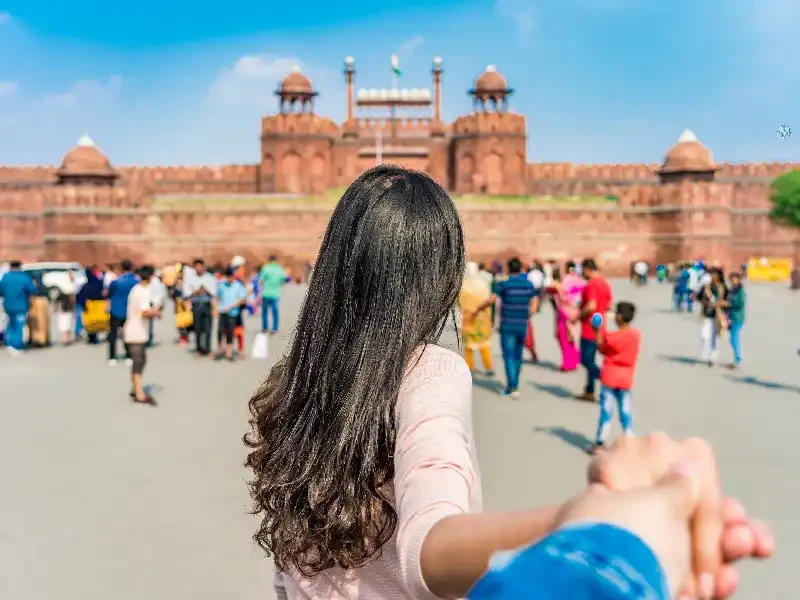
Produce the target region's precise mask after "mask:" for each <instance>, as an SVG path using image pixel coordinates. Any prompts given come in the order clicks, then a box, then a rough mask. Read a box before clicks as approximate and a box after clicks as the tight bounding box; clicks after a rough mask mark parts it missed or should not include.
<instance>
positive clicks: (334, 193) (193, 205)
mask: <svg viewBox="0 0 800 600" xmlns="http://www.w3.org/2000/svg"><path fill="white" fill-rule="evenodd" d="M343 193H344V189H330V190H328V191H326V192H325V193H324V194H321V195H319V196H300V197H291V196H288V197H287V196H278V195H275V196H266V195H260V196H259V195H247V194H241V195H236V194H230V195H225V196H217V195H204V194H196V195H194V194H187V195H184V196H178V195H164V196H155V197H154V198H153V199H152V201H151V207H153V208H157V209H163V210H169V209H175V208H182V209H190V210H203V209H205V208H211V209H217V210H219V209H220V208H223V207H229V208H231V209H234V210H235V209H236V208H257V207H259V206H269V205H270V204H303V205H307V206H320V207H322V206H333V205H335V204H336V202H338V201H339V198H341V196H342V194H343ZM453 199H454V200H455V201H456V203H458V204H465V205H468V204H494V205H509V204H520V205H539V206H548V205H576V204H578V205H583V204H595V205H596V204H607V203H610V202H617V198H616V196H597V195H595V196H488V195H485V194H469V195H464V196H453Z"/></svg>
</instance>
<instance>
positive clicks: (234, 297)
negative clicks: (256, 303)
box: [217, 267, 247, 362]
mask: <svg viewBox="0 0 800 600" xmlns="http://www.w3.org/2000/svg"><path fill="white" fill-rule="evenodd" d="M246 302H247V288H245V287H244V284H243V283H242V282H241V280H239V279H238V278H237V277H236V270H235V269H234V268H233V267H229V268H228V270H227V271H226V272H225V279H223V280H222V281H221V282H220V283H219V285H218V286H217V306H218V313H219V320H218V322H217V327H218V328H219V333H218V335H217V339H218V340H219V344H220V346H221V348H220V351H219V354H218V355H217V358H218V359H220V358H223V357H224V358H227V359H228V360H229V361H231V362H233V340H234V337H235V335H234V334H235V333H236V328H237V327H238V324H239V323H240V322H241V321H240V320H239V317H240V316H241V313H242V310H243V309H244V306H245V303H246ZM239 356H241V357H242V358H244V353H242V352H240V353H239Z"/></svg>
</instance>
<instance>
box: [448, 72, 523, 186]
mask: <svg viewBox="0 0 800 600" xmlns="http://www.w3.org/2000/svg"><path fill="white" fill-rule="evenodd" d="M468 93H469V94H470V95H471V96H472V98H473V112H472V113H471V114H469V115H466V116H463V117H459V118H458V119H456V120H455V122H454V123H453V130H452V157H453V161H452V162H453V165H454V173H453V174H454V177H453V180H452V182H451V188H452V189H453V191H454V192H455V193H457V194H478V193H479V194H509V195H512V194H524V193H525V192H526V176H525V171H526V165H527V150H526V143H527V137H526V136H527V134H526V125H525V117H524V116H523V115H519V114H516V113H514V112H511V111H509V108H508V99H509V97H510V96H511V95H512V94H513V90H511V89H509V87H508V84H507V82H506V80H505V78H504V77H503V76H502V75H500V73H498V72H497V69H495V67H494V66H492V65H490V66H488V67H486V71H485V72H484V73H482V74H481V75H480V76H479V77H478V78H477V79H476V80H475V85H474V87H473V89H471V90H469V92H468Z"/></svg>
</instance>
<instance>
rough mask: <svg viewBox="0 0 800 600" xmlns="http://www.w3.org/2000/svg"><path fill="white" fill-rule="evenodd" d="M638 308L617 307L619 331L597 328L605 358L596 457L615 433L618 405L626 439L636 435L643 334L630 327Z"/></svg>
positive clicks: (601, 374)
mask: <svg viewBox="0 0 800 600" xmlns="http://www.w3.org/2000/svg"><path fill="white" fill-rule="evenodd" d="M635 313H636V307H635V306H634V305H633V304H631V303H630V302H620V303H618V304H617V311H616V316H615V320H616V322H617V330H616V331H609V332H607V333H605V334H604V333H603V327H598V328H597V334H596V335H597V348H598V350H599V351H600V353H601V354H602V355H603V356H604V357H605V360H604V361H603V369H602V371H601V372H600V383H601V384H602V386H601V389H600V417H599V419H598V423H597V436H596V437H595V442H594V444H592V446H590V447H589V448H588V450H589V452H590V453H592V454H594V453H595V452H597V451H598V450H599V449H600V448H603V446H604V445H605V443H606V438H607V437H608V432H609V430H610V429H611V418H612V415H613V412H614V404H615V403H616V405H617V407H618V411H619V422H620V425H622V433H623V435H627V434H630V433H633V416H632V415H631V389H632V388H633V373H634V370H635V369H636V361H637V359H638V358H639V346H640V345H641V341H642V332H641V331H639V330H638V329H633V328H632V327H631V326H630V324H631V321H633V315H634V314H635Z"/></svg>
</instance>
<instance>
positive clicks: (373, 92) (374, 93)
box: [369, 88, 378, 98]
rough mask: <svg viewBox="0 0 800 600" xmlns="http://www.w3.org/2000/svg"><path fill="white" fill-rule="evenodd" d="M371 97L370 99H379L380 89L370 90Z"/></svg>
mask: <svg viewBox="0 0 800 600" xmlns="http://www.w3.org/2000/svg"><path fill="white" fill-rule="evenodd" d="M369 97H370V98H377V97H378V89H377V88H370V89H369Z"/></svg>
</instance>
